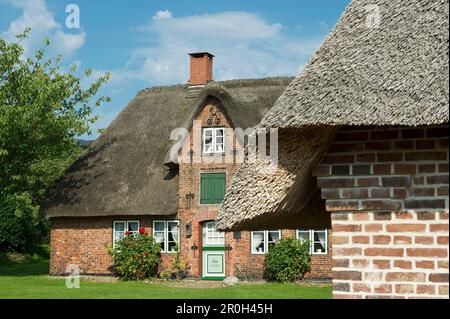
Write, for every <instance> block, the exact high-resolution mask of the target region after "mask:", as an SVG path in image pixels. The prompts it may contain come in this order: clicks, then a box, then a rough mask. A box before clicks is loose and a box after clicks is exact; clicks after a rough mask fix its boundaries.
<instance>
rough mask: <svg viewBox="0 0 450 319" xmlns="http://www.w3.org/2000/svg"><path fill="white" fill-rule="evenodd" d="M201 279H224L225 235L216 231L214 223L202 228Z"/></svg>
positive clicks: (207, 223) (204, 225)
mask: <svg viewBox="0 0 450 319" xmlns="http://www.w3.org/2000/svg"><path fill="white" fill-rule="evenodd" d="M202 238H203V240H202V279H208V280H222V279H223V278H225V233H223V232H219V231H217V230H216V222H214V221H211V222H206V223H204V224H203V227H202Z"/></svg>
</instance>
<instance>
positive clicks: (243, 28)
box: [0, 0, 350, 139]
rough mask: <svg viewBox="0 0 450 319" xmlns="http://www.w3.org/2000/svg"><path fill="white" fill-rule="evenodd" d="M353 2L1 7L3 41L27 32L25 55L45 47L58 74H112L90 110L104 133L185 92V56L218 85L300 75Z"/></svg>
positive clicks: (205, 0)
mask: <svg viewBox="0 0 450 319" xmlns="http://www.w3.org/2000/svg"><path fill="white" fill-rule="evenodd" d="M349 2H350V0H332V1H331V0H320V1H319V0H317V1H306V0H305V1H299V0H295V1H294V0H292V1H291V0H282V1H273V0H246V1H242V0H239V1H238V0H227V1H211V0H196V1H181V0H179V1H169V0H133V1H106V0H96V1H92V0H91V1H88V0H78V1H77V0H72V1H61V0H0V36H1V37H3V38H6V39H9V40H12V39H13V36H14V35H15V34H17V33H18V32H20V30H21V29H23V28H24V27H25V26H30V27H31V28H32V29H33V33H32V34H31V37H30V39H28V40H27V42H25V43H24V45H25V48H26V50H27V52H33V50H35V49H36V48H38V47H39V46H40V43H41V41H42V39H43V37H49V38H50V39H51V40H52V42H53V45H52V49H51V52H50V53H51V54H52V55H54V54H62V55H63V56H64V60H63V64H64V65H66V66H68V65H70V64H72V63H77V64H79V65H80V68H81V69H84V68H91V69H93V71H94V72H93V75H94V76H97V75H99V74H102V73H103V72H105V71H110V72H111V73H112V78H111V80H110V83H109V84H108V85H107V86H106V87H105V88H104V89H103V90H102V92H101V93H102V94H105V95H108V96H110V97H111V98H112V102H110V103H108V104H105V105H103V106H101V107H100V108H98V109H97V111H96V114H98V115H99V116H100V119H99V121H98V122H97V123H96V124H95V125H94V127H93V135H91V136H90V137H86V136H84V138H90V139H92V138H95V137H97V135H98V134H97V129H98V128H105V127H106V126H107V125H108V124H109V123H110V122H111V121H112V120H113V119H114V117H116V116H117V114H118V113H119V112H120V111H121V110H122V109H123V108H124V107H125V106H126V105H127V103H128V102H129V101H130V100H131V99H132V98H133V97H134V96H135V95H136V93H137V92H138V91H139V90H141V89H143V88H146V87H151V86H158V85H167V84H177V83H185V82H186V81H187V79H188V77H189V75H188V56H187V53H188V52H193V51H209V52H211V53H213V54H214V55H216V58H215V61H214V63H215V65H214V78H215V80H227V79H235V78H261V77H267V76H287V75H297V74H298V73H299V72H300V71H301V69H302V67H303V66H304V64H305V63H306V62H307V61H308V59H309V58H310V57H311V55H312V54H313V53H314V51H315V50H316V49H317V47H318V46H319V45H320V43H321V42H322V41H323V39H324V38H325V36H326V35H327V34H328V33H329V31H330V30H331V28H332V27H333V26H334V25H335V23H336V22H337V20H338V19H339V17H340V15H341V14H342V12H343V11H344V9H345V8H346V6H347V5H348V4H349ZM72 3H73V4H76V5H78V7H79V9H80V28H79V29H69V28H67V27H66V23H65V21H66V18H67V16H68V15H69V13H66V6H67V5H69V4H72Z"/></svg>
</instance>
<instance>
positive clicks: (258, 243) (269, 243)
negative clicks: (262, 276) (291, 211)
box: [251, 230, 281, 255]
mask: <svg viewBox="0 0 450 319" xmlns="http://www.w3.org/2000/svg"><path fill="white" fill-rule="evenodd" d="M251 236H252V237H251V245H252V254H261V255H262V254H265V253H267V252H268V251H269V250H270V249H271V248H272V247H273V246H275V244H276V243H277V242H278V241H279V240H280V238H281V230H262V231H254V232H252V234H251Z"/></svg>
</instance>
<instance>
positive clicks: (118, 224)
mask: <svg viewBox="0 0 450 319" xmlns="http://www.w3.org/2000/svg"><path fill="white" fill-rule="evenodd" d="M114 230H115V231H125V222H114Z"/></svg>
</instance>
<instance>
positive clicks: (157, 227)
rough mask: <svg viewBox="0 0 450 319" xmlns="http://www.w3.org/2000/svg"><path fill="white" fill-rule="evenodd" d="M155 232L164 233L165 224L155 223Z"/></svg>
mask: <svg viewBox="0 0 450 319" xmlns="http://www.w3.org/2000/svg"><path fill="white" fill-rule="evenodd" d="M153 225H154V231H155V232H157V231H164V222H154V223H153Z"/></svg>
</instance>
